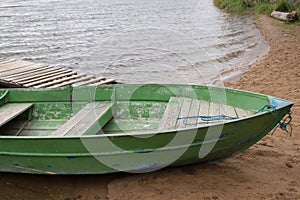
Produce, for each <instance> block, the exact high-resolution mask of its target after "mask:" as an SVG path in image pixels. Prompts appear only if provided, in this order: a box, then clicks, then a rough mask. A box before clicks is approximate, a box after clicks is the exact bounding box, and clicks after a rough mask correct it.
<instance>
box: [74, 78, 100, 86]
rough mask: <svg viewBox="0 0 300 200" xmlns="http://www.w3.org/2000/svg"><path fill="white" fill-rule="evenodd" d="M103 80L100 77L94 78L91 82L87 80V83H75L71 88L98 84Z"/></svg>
mask: <svg viewBox="0 0 300 200" xmlns="http://www.w3.org/2000/svg"><path fill="white" fill-rule="evenodd" d="M103 79H105V78H104V77H100V78H95V79H92V80H88V81H84V82H80V83H75V84H73V86H83V85H88V84H91V83H96V82H99V81H101V80H103Z"/></svg>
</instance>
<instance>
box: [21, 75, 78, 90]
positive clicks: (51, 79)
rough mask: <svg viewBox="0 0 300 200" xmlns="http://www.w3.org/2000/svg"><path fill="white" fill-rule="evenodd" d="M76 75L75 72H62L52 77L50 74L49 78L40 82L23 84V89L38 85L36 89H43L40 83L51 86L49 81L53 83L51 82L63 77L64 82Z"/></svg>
mask: <svg viewBox="0 0 300 200" xmlns="http://www.w3.org/2000/svg"><path fill="white" fill-rule="evenodd" d="M76 73H77V72H74V71H71V72H69V73H64V72H62V73H59V75H53V74H52V76H50V77H49V78H47V77H45V78H43V79H42V80H39V81H35V82H32V83H28V84H24V87H32V86H35V85H39V87H36V88H40V87H44V86H43V85H41V84H42V83H45V85H49V84H51V82H49V81H53V80H56V79H59V78H63V77H65V78H66V79H65V80H70V76H72V75H75V74H76ZM75 77H77V76H75ZM58 83H59V82H58Z"/></svg>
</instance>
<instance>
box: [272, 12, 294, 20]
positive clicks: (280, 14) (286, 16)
mask: <svg viewBox="0 0 300 200" xmlns="http://www.w3.org/2000/svg"><path fill="white" fill-rule="evenodd" d="M271 16H272V17H274V18H277V19H280V20H284V21H290V22H293V21H296V20H298V19H299V17H298V14H297V12H295V11H293V12H291V13H288V12H279V11H275V10H274V11H273V12H272V13H271Z"/></svg>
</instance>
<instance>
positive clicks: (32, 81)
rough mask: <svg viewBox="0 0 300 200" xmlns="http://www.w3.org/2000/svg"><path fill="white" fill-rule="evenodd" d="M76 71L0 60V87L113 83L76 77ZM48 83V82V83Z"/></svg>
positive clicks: (92, 78)
mask: <svg viewBox="0 0 300 200" xmlns="http://www.w3.org/2000/svg"><path fill="white" fill-rule="evenodd" d="M75 74H77V72H76V71H73V70H71V69H64V68H59V67H52V66H46V65H43V64H35V63H32V62H29V61H20V60H7V59H4V58H0V85H1V86H4V87H35V88H41V87H50V88H56V87H63V86H67V85H74V86H81V85H101V84H110V83H115V80H114V79H107V78H104V77H98V78H97V77H95V76H94V75H86V74H81V75H77V76H74V75H75ZM49 81H50V82H49Z"/></svg>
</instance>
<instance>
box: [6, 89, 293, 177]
mask: <svg viewBox="0 0 300 200" xmlns="http://www.w3.org/2000/svg"><path fill="white" fill-rule="evenodd" d="M58 94H59V93H58ZM275 100H276V101H281V100H279V99H275ZM270 101H271V100H270ZM282 101H284V100H282ZM278 105H279V106H278V108H277V109H276V110H271V111H267V112H262V113H258V114H255V115H253V116H249V117H246V118H244V119H236V120H231V121H228V122H224V123H216V124H209V125H207V126H201V127H193V128H184V129H177V130H169V131H160V132H151V131H150V132H141V133H138V132H136V133H134V134H124V133H123V134H101V135H87V136H81V137H80V136H69V137H60V136H57V137H52V136H27V137H26V136H19V137H18V136H0V147H1V149H0V161H1V162H0V171H1V172H17V173H34V174H106V173H114V172H129V173H144V172H150V171H154V170H159V169H161V168H164V167H168V166H181V165H187V164H196V163H203V162H209V161H219V160H223V159H226V158H228V157H231V156H233V155H234V154H236V153H239V152H241V151H244V150H246V149H247V148H249V147H250V146H252V145H253V144H255V143H256V142H257V141H259V140H260V139H261V138H263V137H264V136H265V135H266V134H267V133H268V132H269V131H271V130H272V129H273V128H274V127H275V126H276V124H277V123H278V121H279V120H280V119H282V118H283V117H284V116H285V115H286V114H287V113H288V112H289V110H290V108H291V106H292V103H291V102H285V103H281V104H278Z"/></svg>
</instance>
